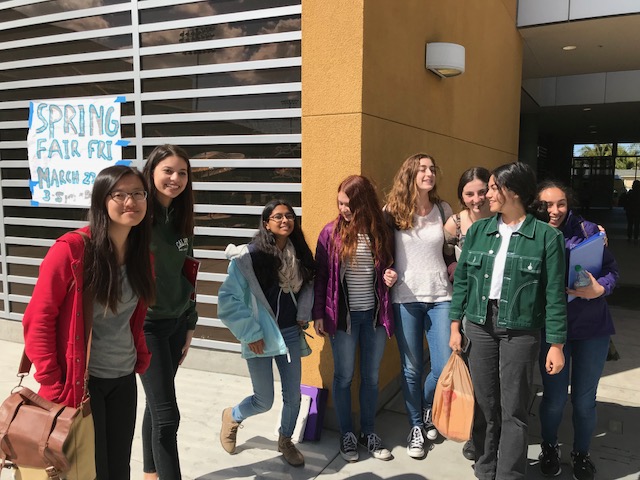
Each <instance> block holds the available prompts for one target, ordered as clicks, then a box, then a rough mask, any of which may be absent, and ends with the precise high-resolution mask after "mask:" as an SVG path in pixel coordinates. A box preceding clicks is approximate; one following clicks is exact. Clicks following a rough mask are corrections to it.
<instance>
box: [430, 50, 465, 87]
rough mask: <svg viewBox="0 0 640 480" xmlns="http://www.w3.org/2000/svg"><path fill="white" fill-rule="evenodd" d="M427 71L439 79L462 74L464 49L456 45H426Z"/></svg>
mask: <svg viewBox="0 0 640 480" xmlns="http://www.w3.org/2000/svg"><path fill="white" fill-rule="evenodd" d="M427 69H428V70H431V71H432V72H433V73H435V74H436V75H438V76H439V77H441V78H447V77H455V76H456V75H460V74H461V73H464V47H463V46H462V45H458V44H457V43H442V42H435V43H427Z"/></svg>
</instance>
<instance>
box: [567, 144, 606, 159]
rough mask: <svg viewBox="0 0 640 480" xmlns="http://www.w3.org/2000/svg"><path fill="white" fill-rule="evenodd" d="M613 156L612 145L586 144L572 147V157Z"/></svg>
mask: <svg viewBox="0 0 640 480" xmlns="http://www.w3.org/2000/svg"><path fill="white" fill-rule="evenodd" d="M611 155H613V144H612V143H587V144H577V145H574V146H573V156H574V157H610V156H611Z"/></svg>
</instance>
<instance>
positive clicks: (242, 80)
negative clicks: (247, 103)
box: [142, 67, 301, 92]
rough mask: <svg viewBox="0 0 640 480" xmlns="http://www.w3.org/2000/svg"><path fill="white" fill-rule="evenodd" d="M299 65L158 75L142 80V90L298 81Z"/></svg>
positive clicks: (158, 90) (187, 88)
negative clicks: (238, 70) (241, 70)
mask: <svg viewBox="0 0 640 480" xmlns="http://www.w3.org/2000/svg"><path fill="white" fill-rule="evenodd" d="M300 78H301V73H300V67H285V68H272V69H265V70H247V71H243V72H224V73H211V74H207V75H186V76H178V77H160V78H150V79H145V80H142V91H143V92H164V91H167V90H169V91H171V90H189V89H192V88H216V87H235V86H241V85H264V84H269V83H289V82H299V81H300Z"/></svg>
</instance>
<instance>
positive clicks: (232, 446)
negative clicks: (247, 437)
mask: <svg viewBox="0 0 640 480" xmlns="http://www.w3.org/2000/svg"><path fill="white" fill-rule="evenodd" d="M231 410H232V408H231V407H229V408H225V409H224V410H223V411H222V427H221V428H220V444H221V445H222V448H224V449H225V451H226V452H228V453H235V452H236V436H237V435H238V427H241V426H242V425H240V424H239V423H238V422H236V421H235V420H234V419H233V416H232V415H231Z"/></svg>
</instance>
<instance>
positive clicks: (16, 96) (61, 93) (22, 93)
mask: <svg viewBox="0 0 640 480" xmlns="http://www.w3.org/2000/svg"><path fill="white" fill-rule="evenodd" d="M2 77H3V75H2V74H1V73H0V81H3V80H4V79H3V78H2ZM43 83H46V82H43ZM132 92H133V81H132V80H121V81H116V82H101V83H95V82H91V83H83V84H78V85H73V84H68V85H56V86H43V87H34V88H18V89H14V90H0V102H12V101H16V100H34V99H37V98H47V99H52V98H73V97H93V96H101V95H125V96H126V95H132ZM27 115H28V110H27ZM27 118H28V117H27ZM25 158H26V157H25Z"/></svg>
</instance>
